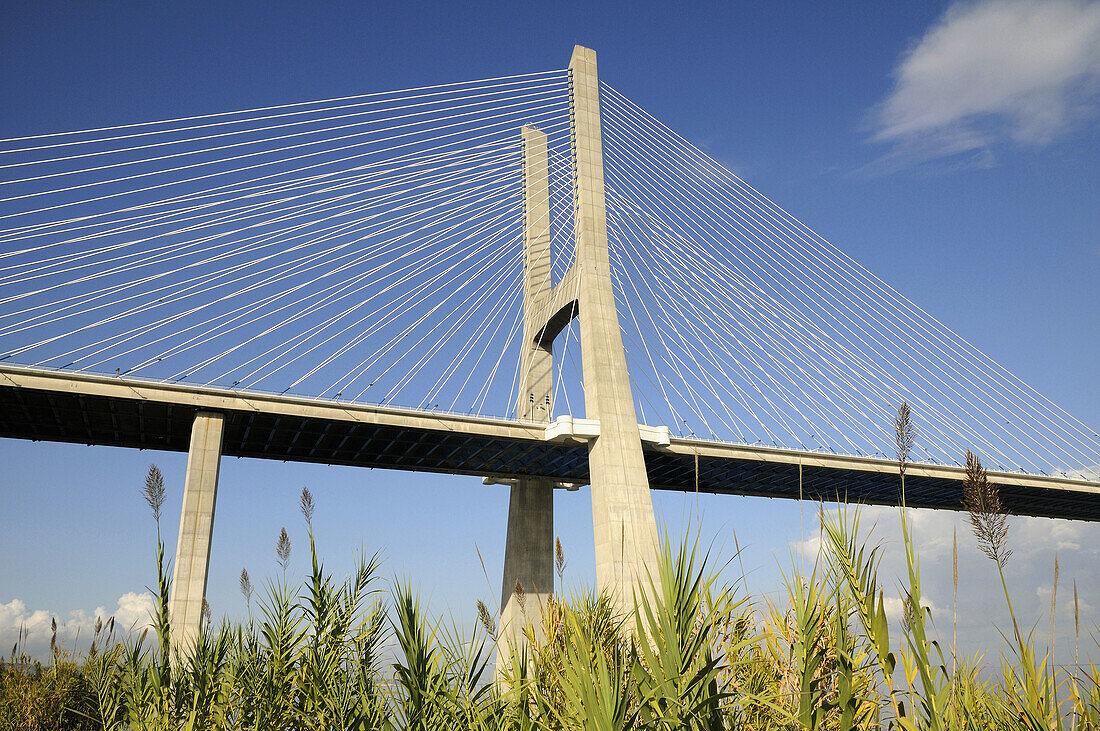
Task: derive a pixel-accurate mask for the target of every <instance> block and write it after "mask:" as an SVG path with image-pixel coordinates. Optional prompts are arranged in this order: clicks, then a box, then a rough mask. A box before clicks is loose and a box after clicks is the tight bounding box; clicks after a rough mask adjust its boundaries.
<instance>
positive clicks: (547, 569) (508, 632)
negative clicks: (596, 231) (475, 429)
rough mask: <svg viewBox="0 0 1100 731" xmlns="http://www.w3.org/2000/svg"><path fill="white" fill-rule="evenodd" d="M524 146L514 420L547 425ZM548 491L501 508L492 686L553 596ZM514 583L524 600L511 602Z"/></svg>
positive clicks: (519, 489)
mask: <svg viewBox="0 0 1100 731" xmlns="http://www.w3.org/2000/svg"><path fill="white" fill-rule="evenodd" d="M521 134H522V139H523V234H524V239H523V246H524V266H523V312H524V319H523V334H524V338H523V345H522V350H521V352H520V370H519V374H520V377H519V390H518V394H517V404H516V416H517V418H520V419H524V420H528V421H537V422H543V423H547V422H549V421H550V416H551V414H552V413H553V407H552V403H551V401H552V398H553V390H554V381H553V372H554V357H553V353H552V352H551V348H552V347H553V343H552V342H551V343H544V342H538V341H537V335H538V333H539V332H540V331H541V330H542V328H543V325H545V320H544V318H545V317H546V311H547V308H548V307H549V303H550V293H551V281H550V268H551V267H550V265H551V259H550V256H551V255H550V187H549V186H550V172H549V159H548V152H547V141H546V133H544V132H541V131H539V130H537V129H535V128H533V127H524V128H523V129H522V131H521ZM553 556H554V484H553V482H552V481H551V480H548V479H538V478H521V479H518V480H516V481H515V482H514V483H513V485H512V495H511V499H510V500H509V502H508V537H507V540H506V545H505V549H504V579H503V581H502V587H501V598H500V606H501V615H500V626H499V628H498V634H497V638H498V639H497V665H496V667H497V670H496V673H497V678H498V679H501V677H502V675H503V673H504V671H505V669H506V668H507V666H508V660H509V658H510V657H511V650H512V648H513V647H516V648H522V647H523V646H525V645H526V636H525V635H524V631H523V630H524V626H525V625H527V624H531V625H533V626H534V627H535V629H536V631H539V630H540V629H541V625H542V611H543V609H544V608H545V606H546V600H547V599H548V598H549V597H550V595H551V594H552V593H553V591H554V558H553ZM517 583H518V584H519V585H520V586H521V587H522V588H523V594H517V592H516V586H517Z"/></svg>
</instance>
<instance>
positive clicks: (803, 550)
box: [791, 506, 1100, 665]
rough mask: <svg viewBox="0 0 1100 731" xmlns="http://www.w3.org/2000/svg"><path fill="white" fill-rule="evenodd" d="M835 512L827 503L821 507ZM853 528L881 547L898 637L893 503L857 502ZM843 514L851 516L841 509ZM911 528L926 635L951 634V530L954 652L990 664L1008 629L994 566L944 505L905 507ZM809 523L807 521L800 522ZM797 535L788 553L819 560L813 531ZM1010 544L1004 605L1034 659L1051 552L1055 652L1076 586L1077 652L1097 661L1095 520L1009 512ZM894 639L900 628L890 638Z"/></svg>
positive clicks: (1045, 615) (1070, 627) (883, 583)
mask: <svg viewBox="0 0 1100 731" xmlns="http://www.w3.org/2000/svg"><path fill="white" fill-rule="evenodd" d="M826 511H827V512H828V513H829V514H831V515H833V516H835V515H836V514H837V509H836V508H829V507H827V508H826ZM859 512H860V524H861V527H862V528H863V529H864V531H865V532H864V535H868V536H869V540H870V545H876V544H879V545H882V564H881V568H880V571H879V581H880V587H881V588H882V589H883V591H884V594H885V597H884V600H885V601H884V605H885V609H886V613H887V617H888V618H889V619H890V621H891V625H892V627H891V638H892V639H894V638H895V635H894V633H895V632H899V633H900V631H901V630H900V619H901V610H902V602H901V597H902V595H903V589H904V587H905V586H906V585H907V584H908V574H907V569H906V567H905V558H904V551H903V550H902V542H901V522H900V513H899V510H898V508H891V507H881V506H864V507H862V508H861V509H860V511H859ZM849 515H851V514H850V513H849ZM908 516H909V521H910V524H911V526H912V529H911V533H912V536H913V539H914V545H915V547H916V550H917V554H918V559H919V561H920V575H921V586H922V593H923V602H922V603H923V604H924V606H926V607H928V608H929V609H931V610H932V621H933V623H934V625H935V629H934V634H935V635H937V636H938V637H939V638H940V640H941V642H942V643H946V644H945V652H946V647H948V646H949V645H950V642H951V637H952V621H953V617H954V611H953V608H954V585H953V579H952V542H953V540H954V536H955V535H956V534H957V536H958V561H959V600H958V630H959V649H960V651H961V652H962V654H963V655H964V656H970V655H973V654H974V653H977V652H984V653H985V655H986V657H985V662H986V663H987V664H992V665H996V663H997V657H998V655H999V654H1000V652H1001V651H1007V650H1008V646H1007V645H1006V644H1005V641H1004V638H1003V637H1002V636H1001V634H1000V633H1001V632H1005V633H1011V628H1012V623H1011V618H1010V617H1009V614H1008V607H1007V605H1006V603H1005V598H1004V594H1003V592H1002V590H1001V584H1000V579H999V578H998V575H997V569H996V567H995V566H994V565H993V563H992V562H991V561H990V560H989V559H988V558H987V557H986V556H984V555H983V554H982V553H980V552H979V550H978V547H977V545H976V543H975V539H974V536H973V533H972V532H971V529H970V525H969V524H968V523H967V516H966V513H959V512H953V511H947V510H918V509H910V510H908ZM807 522H808V521H807ZM807 533H809V535H807V537H806V539H805V540H802V541H795V542H793V543H792V544H791V551H792V553H793V554H794V555H795V556H796V557H804V559H805V561H806V565H807V571H809V566H810V565H811V564H812V562H813V561H815V560H818V561H822V562H823V561H825V557H824V554H823V552H822V549H823V546H822V542H821V536H820V534H819V533H818V531H817V530H816V527H815V529H814V531H813V532H812V533H810V531H807ZM1009 547H1010V548H1011V549H1012V551H1013V554H1012V556H1011V557H1010V558H1009V560H1008V564H1007V565H1006V567H1005V578H1006V580H1007V582H1008V589H1009V592H1010V594H1011V596H1012V603H1013V607H1014V609H1015V612H1016V616H1017V618H1018V619H1019V621H1020V628H1021V631H1023V632H1025V633H1026V632H1028V631H1031V630H1033V631H1034V635H1033V639H1034V641H1035V644H1036V646H1037V648H1038V650H1039V656H1040V657H1042V655H1043V653H1044V652H1045V651H1046V648H1047V647H1048V646H1049V643H1050V625H1049V622H1050V607H1051V598H1052V594H1053V593H1054V591H1055V587H1054V559H1055V556H1057V557H1058V562H1059V566H1060V577H1059V582H1058V587H1057V597H1056V598H1057V602H1056V604H1057V612H1056V615H1057V622H1056V625H1057V626H1056V635H1057V643H1056V644H1057V648H1058V652H1057V657H1061V658H1067V657H1070V656H1072V654H1073V651H1074V645H1075V641H1074V640H1075V638H1074V586H1073V582H1074V581H1075V580H1076V582H1077V610H1078V612H1079V617H1080V632H1081V635H1080V652H1081V657H1082V658H1089V659H1092V660H1094V661H1100V613H1098V612H1097V608H1098V607H1100V582H1097V581H1096V580H1095V576H1096V565H1097V563H1098V561H1100V525H1097V524H1095V523H1085V522H1081V521H1071V520H1052V519H1049V518H1030V517H1020V516H1011V517H1009ZM896 637H897V638H898V640H899V641H900V634H899V635H897V636H896Z"/></svg>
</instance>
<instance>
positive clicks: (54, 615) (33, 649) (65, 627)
mask: <svg viewBox="0 0 1100 731" xmlns="http://www.w3.org/2000/svg"><path fill="white" fill-rule="evenodd" d="M153 607H154V604H153V595H152V594H150V593H148V592H133V591H130V592H126V593H125V594H123V595H122V596H120V597H119V598H118V605H117V607H116V608H115V609H114V610H113V611H108V610H107V608H106V607H96V608H95V609H94V610H92V612H91V613H89V612H86V611H84V610H82V609H77V610H72V611H69V612H67V613H63V612H53V611H50V610H47V609H29V608H28V607H27V605H26V603H25V602H24V601H23V600H22V599H12V600H11V601H9V602H7V603H6V604H0V651H2V652H3V654H5V655H6V654H7V653H8V652H10V651H11V648H12V647H13V646H14V645H16V643H19V644H20V648H19V649H20V651H21V652H26V653H27V654H28V655H31V656H32V657H44V656H46V655H47V654H48V651H49V648H50V637H51V636H52V634H53V631H52V630H51V628H50V623H51V620H53V619H56V620H57V644H58V646H60V647H61V648H63V649H67V650H87V649H88V644H89V643H90V642H91V639H92V634H93V632H94V630H93V627H94V625H95V621H96V618H99V619H101V620H102V621H103V622H104V624H106V623H107V622H108V621H109V620H110V618H111V617H114V618H115V637H116V638H119V637H123V636H125V634H126V633H127V632H131V631H141V630H143V629H145V628H146V627H148V626H150V619H151V617H152V612H153ZM21 632H23V633H25V634H26V641H25V643H24V642H21V641H20V633H21ZM78 643H79V646H77V645H78Z"/></svg>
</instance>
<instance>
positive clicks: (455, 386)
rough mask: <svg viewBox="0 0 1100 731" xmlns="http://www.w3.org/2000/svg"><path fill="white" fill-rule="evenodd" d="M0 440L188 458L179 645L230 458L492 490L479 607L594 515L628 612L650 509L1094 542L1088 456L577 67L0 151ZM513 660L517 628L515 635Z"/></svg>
mask: <svg viewBox="0 0 1100 731" xmlns="http://www.w3.org/2000/svg"><path fill="white" fill-rule="evenodd" d="M0 170H2V171H3V173H2V176H0V436H8V437H19V438H29V439H40V440H60V441H70V442H81V443H89V444H110V445H118V446H130V447H141V448H150V449H169V450H180V451H184V450H186V451H189V453H190V457H189V461H188V475H187V481H186V487H185V498H184V515H183V517H182V519H181V528H180V538H179V543H178V548H177V558H176V563H175V567H176V568H175V571H176V574H175V579H174V589H173V591H174V594H173V614H174V616H175V617H177V626H179V627H182V628H193V627H196V626H197V625H198V622H199V613H200V610H201V602H202V597H203V595H204V593H205V582H206V569H207V565H208V562H209V558H210V540H211V533H212V525H213V515H214V505H215V497H216V490H217V473H218V462H219V458H220V456H221V455H222V454H225V455H236V456H249V457H264V458H273V459H286V460H301V461H311V462H324V463H335V464H351V465H364V466H372V467H386V468H393V469H406V470H423V471H437V472H452V473H459V474H471V475H480V476H483V477H485V478H486V481H487V482H499V483H503V484H507V485H509V486H510V489H511V492H512V500H511V508H510V514H509V525H508V536H509V537H508V542H507V546H508V547H507V556H506V558H505V576H504V581H503V589H502V607H504V616H503V617H502V622H503V624H504V626H505V627H507V628H513V629H514V627H515V626H516V625H517V622H516V619H515V616H514V615H515V612H516V611H517V610H516V607H515V602H513V601H512V587H513V586H514V584H515V582H516V581H517V580H518V581H519V582H520V583H522V584H523V586H524V587H525V588H526V590H527V592H528V594H529V595H530V594H534V595H535V596H536V599H541V598H542V597H544V596H545V595H546V594H547V593H548V592H549V591H550V590H551V589H552V587H553V571H552V565H551V556H552V541H553V524H552V518H553V490H554V488H555V487H565V488H571V489H576V488H578V487H580V486H583V485H586V484H587V485H591V497H592V501H593V520H594V525H595V529H596V530H595V533H596V542H597V547H596V555H597V571H598V579H599V582H600V584H601V586H603V587H605V588H612V589H615V588H617V589H618V590H619V593H620V594H628V593H629V591H630V587H632V586H633V583H634V579H635V577H636V576H637V575H638V573H639V571H640V566H641V565H642V564H643V563H644V561H645V560H646V559H647V557H648V556H649V555H651V552H652V550H653V547H654V543H655V540H656V531H655V527H654V521H653V510H652V504H651V501H650V497H649V489H650V488H654V489H671V490H686V491H696V490H698V491H706V492H717V493H730V494H745V495H766V496H774V497H792V498H798V497H811V498H814V499H821V500H836V499H838V498H842V499H848V500H852V501H861V502H870V503H883V504H896V503H897V502H898V501H899V499H900V497H901V496H900V491H899V480H898V468H899V464H898V461H897V460H898V458H897V455H896V452H895V446H894V418H895V415H896V413H897V409H898V407H899V405H900V404H901V403H902V402H906V403H908V404H909V405H910V406H911V407H912V409H913V412H914V415H915V419H916V423H917V427H918V432H917V439H916V442H915V447H914V450H913V453H912V454H911V455H910V459H911V460H912V463H911V464H910V465H909V467H908V470H907V482H906V496H905V498H906V502H907V504H909V505H912V506H926V507H938V508H953V509H957V508H959V507H960V505H961V492H962V482H961V479H962V476H963V470H962V466H961V464H960V463H961V462H962V461H963V455H964V454H965V453H966V450H967V449H971V450H973V451H974V452H975V453H977V454H979V455H981V457H982V459H983V462H984V463H985V465H986V466H987V467H988V468H989V470H990V478H991V480H992V481H993V482H995V483H997V484H998V485H999V486H1000V490H1001V497H1002V501H1003V503H1004V505H1005V506H1006V508H1007V509H1008V510H1009V511H1011V512H1014V513H1019V514H1027V515H1040V516H1049V517H1062V518H1075V519H1083V520H1096V519H1098V518H1100V482H1098V480H1100V470H1098V468H1097V465H1100V436H1097V433H1096V432H1095V431H1094V430H1092V429H1090V428H1088V427H1087V426H1085V425H1084V424H1082V423H1081V422H1080V421H1078V420H1077V419H1075V418H1073V417H1072V416H1071V415H1069V414H1068V413H1066V412H1065V411H1064V410H1062V409H1061V408H1059V407H1058V406H1056V405H1055V404H1053V403H1051V402H1050V401H1048V400H1047V399H1045V398H1044V397H1043V396H1042V395H1040V394H1039V393H1037V392H1036V391H1035V390H1034V389H1031V388H1030V387H1028V386H1027V385H1026V384H1024V383H1022V382H1021V381H1020V380H1019V379H1017V378H1015V377H1014V376H1013V375H1012V374H1011V373H1009V372H1007V371H1006V370H1005V369H1003V368H1001V367H1000V366H999V365H997V364H996V363H995V362H993V361H992V360H990V359H989V358H988V357H986V356H985V355H984V354H982V353H981V352H979V351H978V350H977V349H976V348H974V347H973V346H972V345H970V344H969V343H967V342H966V341H965V340H964V339H962V338H961V337H960V336H958V335H956V334H955V333H953V332H952V331H951V330H949V329H948V328H947V327H946V326H944V325H943V324H941V323H939V322H938V321H936V320H935V319H934V318H932V317H931V316H930V315H928V314H927V313H925V312H924V311H923V310H921V309H920V308H919V307H918V306H917V305H916V304H914V303H913V302H911V301H910V300H908V299H907V298H906V297H904V296H903V295H902V294H900V293H899V292H898V291H896V290H895V289H893V288H892V287H891V286H890V285H888V284H887V283H886V282H884V281H883V280H881V279H879V278H878V277H876V276H875V275H873V274H871V273H870V272H868V271H867V270H866V269H864V268H863V267H861V266H859V265H858V263H856V262H855V261H853V260H851V259H850V258H849V257H847V256H845V255H844V254H843V252H842V251H841V250H840V249H838V248H836V247H835V246H833V245H832V244H830V243H829V242H827V241H825V240H824V239H823V238H822V237H820V236H818V235H817V234H815V233H814V232H813V231H812V230H810V229H809V228H808V227H807V226H805V225H804V224H802V223H801V222H799V221H798V220H797V219H795V218H794V217H793V216H792V215H790V214H789V213H787V212H786V211H785V210H783V209H782V208H780V207H779V206H778V205H776V204H775V203H773V202H772V201H771V200H769V199H768V198H766V197H765V196H764V195H762V194H761V193H759V192H757V191H756V190H754V189H753V188H752V187H750V186H749V185H748V184H746V183H745V182H744V181H742V180H741V179H740V178H738V177H737V176H736V175H734V174H733V173H731V172H730V171H728V170H726V169H725V168H724V167H722V166H721V165H720V164H718V163H716V162H715V161H714V160H712V159H711V158H709V157H708V156H707V155H706V154H705V153H703V152H702V151H700V150H699V149H698V148H696V147H694V146H693V145H691V143H689V142H688V141H686V140H684V139H683V138H681V137H680V136H679V135H677V134H676V133H675V132H674V131H672V130H670V129H669V128H667V127H666V126H665V125H663V124H662V123H661V122H660V121H658V120H657V119H655V118H653V117H652V116H650V115H649V114H647V113H646V112H645V111H644V110H643V109H641V108H639V107H638V106H636V105H635V104H633V103H632V102H631V101H630V100H629V99H628V98H627V97H625V96H624V95H623V94H621V93H619V92H618V91H617V90H615V89H614V88H613V87H611V86H609V85H607V84H606V83H604V82H601V81H599V80H598V78H597V74H596V61H595V54H594V53H592V52H591V51H589V50H587V49H583V48H580V47H578V48H577V49H576V50H575V51H574V55H573V58H572V59H571V61H570V65H569V68H567V69H564V70H556V71H549V72H541V73H531V74H523V75H517V76H510V77H504V78H496V79H485V80H479V81H472V82H462V83H447V84H440V85H437V86H430V87H422V88H418V89H408V90H403V91H394V92H382V93H373V94H363V95H356V96H351V97H346V98H341V99H328V100H323V101H318V102H310V103H301V104H289V105H284V106H278V107H270V108H263V109H250V110H243V111H239V112H231V113H226V114H211V115H202V116H197V117H191V118H181V119H173V120H166V121H161V122H151V123H142V124H134V125H125V126H120V127H110V128H100V129H90V130H82V131H76V132H67V133H53V134H44V135H38V136H33V137H24V138H18V139H8V140H3V141H0ZM505 634H507V633H505Z"/></svg>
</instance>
